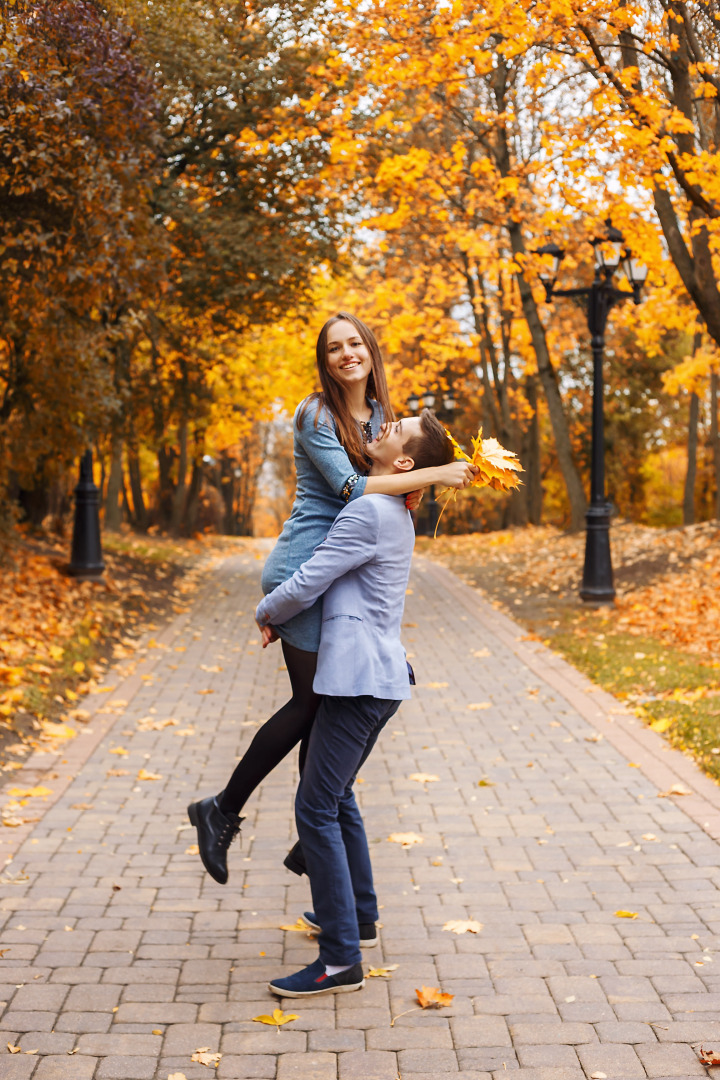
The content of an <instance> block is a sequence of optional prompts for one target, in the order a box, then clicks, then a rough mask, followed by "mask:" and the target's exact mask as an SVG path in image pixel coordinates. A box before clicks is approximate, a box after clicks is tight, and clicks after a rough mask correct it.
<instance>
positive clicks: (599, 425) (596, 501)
mask: <svg viewBox="0 0 720 1080" xmlns="http://www.w3.org/2000/svg"><path fill="white" fill-rule="evenodd" d="M606 224H607V227H608V228H607V233H606V235H605V236H603V237H598V238H596V239H595V240H592V241H591V243H592V246H593V248H594V249H595V276H594V278H593V282H592V284H591V285H588V286H582V287H579V288H575V289H556V288H555V282H556V280H557V275H558V270H559V267H560V263H561V262H562V260H563V258H564V255H565V252H564V251H563V249H562V248H560V247H558V245H557V244H552V243H551V244H545V245H544V247H541V248H540V249H539V250H538V252H537V254H538V255H542V256H544V258H545V267H546V268H545V271H544V272H541V274H540V280H541V281H542V283H543V285H544V286H545V299H546V301H547V302H548V303H549V302H550V301H551V300H552V299H553V297H555V296H581V297H584V298H586V301H587V302H586V310H587V323H588V329H589V331H590V337H591V345H592V355H593V405H592V455H591V467H590V504H589V506H588V508H587V513H586V515H585V522H586V531H585V565H584V567H583V580H582V586H581V589H580V596H581V597H582V599H583V600H585V601H587V602H588V603H593V604H611V603H612V602H613V600H614V598H615V588H614V586H613V570H612V559H611V556H610V504H609V503H608V502H607V500H606V498H605V445H604V400H603V355H604V351H605V328H606V326H607V320H608V315H609V314H610V312H611V310H612V309H613V308H614V307H615V306H616V304H620V303H622V302H623V301H624V300H628V299H631V300H632V301H633V303H634V304H639V303H640V300H641V290H642V287H643V285H644V283H645V278H646V277H647V268H646V267H645V266H643V265H642V263H641V262H639V260H637V259H635V258H633V256H632V255H631V253H630V251H628V250H627V249H624V238H623V235H622V233H621V232H620V231H619V230H618V229H615V228H613V226H612V225H611V223H610V222H609V221H608V222H606ZM621 262H622V264H623V269H624V271H625V275H626V277H627V279H628V282H629V284H630V287H631V289H632V291H631V292H628V291H627V290H625V289H617V288H616V287H615V286H614V285H613V283H612V278H613V275H614V274H615V271H616V270H617V268H618V266H619V265H620V263H621Z"/></svg>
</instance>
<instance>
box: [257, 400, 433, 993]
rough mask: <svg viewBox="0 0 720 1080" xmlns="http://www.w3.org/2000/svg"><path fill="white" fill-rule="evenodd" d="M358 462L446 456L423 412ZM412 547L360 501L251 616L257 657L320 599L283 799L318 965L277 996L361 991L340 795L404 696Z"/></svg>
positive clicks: (351, 858)
mask: <svg viewBox="0 0 720 1080" xmlns="http://www.w3.org/2000/svg"><path fill="white" fill-rule="evenodd" d="M367 453H368V456H369V457H370V458H371V459H372V462H373V465H372V468H371V470H370V475H371V476H377V475H380V474H387V473H396V472H409V471H410V470H412V469H415V468H424V467H426V466H430V465H444V464H446V463H447V462H449V461H451V460H452V458H453V450H452V445H451V443H450V440H449V439H448V438H447V436H446V434H445V430H444V428H443V427H442V425H441V424H440V423H439V421H438V420H437V418H436V417H435V415H434V413H432V412H430V411H429V410H428V409H425V410H424V411H423V412H422V414H421V415H420V416H417V417H411V418H409V419H405V420H399V421H396V422H393V423H388V424H386V425H385V426H384V427H383V428H382V430H381V432H380V435H379V436H378V438H377V439H376V440H375V441H374V442H371V443H369V444H368V446H367ZM414 543H415V533H414V529H413V525H412V520H411V518H410V514H409V513H408V511H407V510H406V508H405V502H404V498H402V497H401V498H395V497H393V496H390V495H364V496H363V497H362V498H361V499H357V500H355V501H353V502H351V503H349V504H348V505H347V506H346V507H345V508H344V509H343V510H342V511H341V512H340V514H339V515H338V517H337V518H336V520H335V522H334V524H333V526H332V528H331V530H330V532H329V534H328V536H327V539H326V540H325V541H324V542H323V543H322V544H321V545H320V546H319V547H318V548H317V549H316V551H315V553H314V554H313V556H312V558H311V559H309V560H308V561H307V562H306V563H304V564H303V566H301V567H300V569H299V570H298V571H297V572H296V573H295V574H294V575H293V576H292V578H290V579H289V580H288V581H285V582H284V583H283V584H282V585H280V586H278V588H277V589H275V590H273V592H271V593H269V594H268V595H267V596H266V597H264V599H263V600H262V601H261V602H260V604H259V605H258V608H257V611H256V613H255V617H256V619H257V622H258V625H259V626H260V629H261V632H262V635H263V647H265V646H266V645H267V644H269V643H270V642H271V641H273V640H274V639H275V634H274V631H273V629H272V625H273V624H279V623H283V622H285V620H286V619H289V618H291V617H292V616H293V615H296V614H297V613H298V612H300V611H303V610H304V609H305V608H307V607H309V606H310V605H311V604H312V603H314V601H315V600H316V599H317V598H318V597H319V596H323V594H324V596H323V629H322V637H321V641H320V650H319V653H318V664H317V674H316V676H315V681H314V684H313V688H314V690H315V692H316V693H318V694H321V695H323V696H322V700H321V703H320V707H319V709H318V712H317V715H316V717H315V721H314V723H313V727H312V732H311V735H310V741H309V746H308V753H307V757H306V760H305V766H304V768H303V773H302V777H301V780H300V785H299V787H298V791H297V797H296V801H295V816H296V821H297V829H298V835H299V837H300V843H301V845H302V851H303V854H304V858H305V863H306V866H307V873H308V876H309V878H310V888H311V891H312V898H313V906H314V919H315V920H317V925H319V927H320V928H321V934H320V938H319V948H320V955H319V957H318V959H317V960H316V961H315V962H314V963H312V964H310V965H309V966H308V967H306V968H304V969H303V970H302V971H298V972H295V974H293V975H290V976H288V977H286V978H279V979H273V980H272V982H270V983H269V988H270V990H271V991H272V992H273V993H275V994H278V995H279V996H281V997H314V996H315V995H318V994H328V993H343V992H346V991H350V990H359V989H360V987H361V986H363V984H364V976H363V970H362V965H361V963H360V930H359V927H360V925H362V926H363V928H364V929H365V928H367V927H368V926H370V927H372V928H374V926H375V922H376V920H377V917H378V909H377V898H376V896H375V891H374V888H373V878H372V868H371V866H370V854H369V851H368V845H367V838H366V836H365V829H364V826H363V822H362V818H361V816H360V812H359V810H358V807H357V803H356V802H355V796H354V794H353V790H352V785H353V782H354V780H355V776H356V775H357V771H358V769H359V767H360V766H361V765H362V763H363V762H364V761H365V760H366V758H367V756H368V754H369V753H370V751H371V750H372V748H373V746H374V745H375V741H376V739H377V737H378V735H379V733H380V731H381V730H382V728H383V727H384V725H385V724H386V723H387V721H388V720H389V719H390V717H391V716H393V715H394V713H395V712H396V711H397V709H398V707H399V705H400V702H401V701H402V700H403V699H404V698H408V697H410V682H409V676H408V665H407V661H406V659H405V650H404V649H403V647H402V644H401V642H400V624H401V621H402V614H403V607H404V604H405V590H406V588H407V582H408V577H409V573H410V559H411V556H412V552H413V547H414ZM363 936H364V937H366V936H367V935H365V934H364V935H363ZM366 943H369V942H367V941H366Z"/></svg>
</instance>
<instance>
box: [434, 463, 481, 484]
mask: <svg viewBox="0 0 720 1080" xmlns="http://www.w3.org/2000/svg"><path fill="white" fill-rule="evenodd" d="M440 472H441V473H442V480H441V481H440V483H442V484H445V486H446V487H454V488H466V487H468V485H469V484H471V483H472V481H473V480H474V478H475V477H476V476H477V474H478V473H479V472H480V470H479V469H478V467H477V465H471V464H470V462H469V461H451V462H450V464H449V465H441V466H440Z"/></svg>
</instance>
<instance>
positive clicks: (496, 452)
mask: <svg viewBox="0 0 720 1080" xmlns="http://www.w3.org/2000/svg"><path fill="white" fill-rule="evenodd" d="M445 431H446V434H447V437H448V439H449V440H450V442H451V443H452V445H453V449H454V450H455V457H456V458H457V459H458V460H460V461H468V462H469V463H470V464H471V465H474V466H475V467H476V468H477V469H478V472H477V474H476V476H475V479H474V480H472V481H471V483H470V486H471V487H491V488H494V489H495V491H512V490H513V489H514V488H517V487H520V484H521V483H522V480H521V479H520V477H519V476H518V473H521V472H523V471H524V470H523V467H522V465H521V464H520V462H519V461H518V459H517V455H516V454H514V453H513V452H512V450H506V449H505V447H504V446H501V445H500V443H499V442H498V441H497V439H483V437H482V428H479V429H478V433H477V435H476V436H475V437H474V438H473V439H472V447H473V452H472V457H471V456H470V454H466V453H465V451H464V450H463V448H462V446H461V445H460V443H459V442H458V441H457V439H454V438H453V436H452V435H451V434H450V432H449V431H448V430H447V428H446V429H445ZM441 494H442V495H445V494H447V499H446V500H445V504H444V506H443V508H442V510H441V512H440V517H442V515H443V514H444V512H445V509H446V508H447V505H448V503H449V502H451V500H453V499H456V498H457V488H446V489H445V491H443V492H442V493H441ZM440 517H439V518H438V525H439V524H440ZM435 535H436V536H437V525H436V526H435Z"/></svg>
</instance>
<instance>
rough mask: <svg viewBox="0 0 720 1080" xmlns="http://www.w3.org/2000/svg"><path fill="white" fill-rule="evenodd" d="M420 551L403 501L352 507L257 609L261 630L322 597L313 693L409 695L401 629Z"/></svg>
mask: <svg viewBox="0 0 720 1080" xmlns="http://www.w3.org/2000/svg"><path fill="white" fill-rule="evenodd" d="M414 546H415V531H414V529H413V524H412V519H411V517H410V514H409V513H408V511H407V510H406V508H405V500H404V498H398V497H396V496H393V495H363V497H362V498H361V499H356V500H355V501H354V502H351V503H348V505H347V506H345V507H344V508H343V509H342V510H341V511H340V513H339V514H338V516H337V518H336V519H335V521H334V522H333V525H332V528H331V529H330V532H329V533H328V536H327V539H326V540H324V541H323V543H322V544H320V545H319V546H318V547H317V548H316V549H315V552H314V553H313V556H312V558H310V559H308V561H307V562H306V563H303V565H302V566H301V567H300V569H299V570H298V571H296V573H294V574H293V576H292V577H291V578H290V579H289V580H288V581H284V582H283V583H282V585H278V587H277V588H276V589H273V591H272V592H271V593H268V595H267V596H265V597H264V598H263V599H262V600H261V601H260V603H259V604H258V607H257V611H256V613H255V615H256V618H257V620H258V622H259V623H260V624H261V625H265V624H267V623H270V624H271V625H275V626H277V625H280V624H282V623H283V622H285V621H286V620H287V619H290V618H292V616H293V615H297V614H298V612H300V611H304V610H305V608H307V607H310V605H311V604H312V603H314V601H315V600H317V598H318V597H319V596H323V594H324V598H323V623H322V634H321V637H320V650H319V653H318V665H317V674H316V675H315V681H314V683H313V689H314V690H315V693H317V694H329V695H331V696H333V697H359V696H360V695H362V694H368V695H370V696H371V697H376V698H385V699H387V700H392V701H400V700H402V699H404V698H409V697H410V683H409V678H408V668H407V661H406V659H405V650H404V648H403V646H402V644H401V642H400V624H401V621H402V615H403V608H404V605H405V590H406V588H407V583H408V577H409V574H410V559H411V557H412V552H413V547H414Z"/></svg>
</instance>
